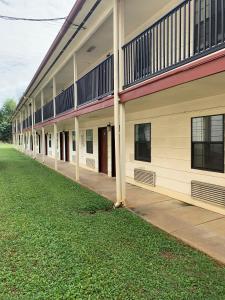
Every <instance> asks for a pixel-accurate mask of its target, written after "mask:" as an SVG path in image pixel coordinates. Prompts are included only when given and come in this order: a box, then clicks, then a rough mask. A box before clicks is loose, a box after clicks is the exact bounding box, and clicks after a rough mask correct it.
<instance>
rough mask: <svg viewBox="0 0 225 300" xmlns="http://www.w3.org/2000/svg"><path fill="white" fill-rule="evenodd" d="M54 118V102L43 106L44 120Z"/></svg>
mask: <svg viewBox="0 0 225 300" xmlns="http://www.w3.org/2000/svg"><path fill="white" fill-rule="evenodd" d="M53 117H54V108H53V100H51V101H49V102H48V103H46V104H45V105H44V106H43V119H44V120H48V119H51V118H53Z"/></svg>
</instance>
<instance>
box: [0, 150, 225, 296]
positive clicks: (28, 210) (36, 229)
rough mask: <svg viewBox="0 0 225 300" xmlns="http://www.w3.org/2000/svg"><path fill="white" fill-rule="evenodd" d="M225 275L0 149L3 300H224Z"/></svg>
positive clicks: (165, 237) (151, 229)
mask: <svg viewBox="0 0 225 300" xmlns="http://www.w3.org/2000/svg"><path fill="white" fill-rule="evenodd" d="M224 282H225V268H224V267H221V266H219V265H218V264H216V263H215V262H214V261H213V260H211V259H210V258H208V257H207V256H206V255H204V254H202V253H200V252H199V251H195V250H193V249H191V248H189V247H188V246H185V245H183V244H182V243H179V242H178V241H177V240H175V239H173V238H172V237H170V236H168V235H167V234H165V233H163V232H161V231H160V230H158V229H156V228H155V227H153V226H151V225H149V224H147V223H146V222H145V221H143V220H142V219H140V218H139V217H138V216H136V215H134V214H132V213H130V212H129V211H127V210H126V209H119V210H114V209H112V203H111V202H110V201H108V200H106V199H105V198H103V197H101V196H99V195H97V194H95V193H94V192H92V191H89V190H87V189H85V188H83V187H81V186H79V185H78V184H75V183H74V182H72V181H71V180H69V179H66V178H64V177H63V176H62V175H60V174H57V173H56V172H54V171H53V170H50V169H48V168H46V167H45V166H42V165H41V164H39V163H38V162H36V161H34V160H32V159H31V158H28V157H26V156H24V155H23V154H21V153H19V152H17V151H16V150H14V149H12V148H11V147H9V146H6V145H0V299H129V300H130V299H204V300H206V299H210V300H213V299H215V300H218V299H224V295H225V284H224Z"/></svg>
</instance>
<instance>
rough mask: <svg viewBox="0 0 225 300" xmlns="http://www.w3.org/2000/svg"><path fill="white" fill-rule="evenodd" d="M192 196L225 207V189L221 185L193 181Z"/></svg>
mask: <svg viewBox="0 0 225 300" xmlns="http://www.w3.org/2000/svg"><path fill="white" fill-rule="evenodd" d="M191 196H192V197H193V198H197V199H201V200H205V201H208V202H212V203H216V204H219V205H223V206H225V187H223V186H220V185H215V184H210V183H204V182H200V181H192V182H191Z"/></svg>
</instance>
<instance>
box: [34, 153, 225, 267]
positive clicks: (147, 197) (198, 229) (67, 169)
mask: <svg viewBox="0 0 225 300" xmlns="http://www.w3.org/2000/svg"><path fill="white" fill-rule="evenodd" d="M37 160H38V161H40V162H41V160H42V156H41V155H40V154H39V155H37ZM44 164H45V165H46V166H48V167H50V168H54V159H52V158H50V157H48V156H45V163H44ZM75 168H76V167H75V166H74V165H72V164H71V163H68V162H63V161H58V172H60V173H61V174H63V175H64V176H66V177H69V178H71V179H72V180H74V181H75ZM79 183H80V184H81V185H82V186H85V187H87V188H89V189H91V190H93V191H95V192H96V193H98V194H100V195H103V196H104V197H106V198H108V199H109V200H111V201H113V202H115V199H116V193H115V179H114V178H109V177H108V176H106V175H104V174H99V173H95V172H92V171H89V170H86V169H83V168H80V182H79ZM126 188H127V202H126V205H127V208H128V209H129V210H131V211H133V212H134V213H136V214H138V215H139V216H141V217H142V218H143V219H145V220H146V221H147V222H149V223H151V224H153V225H155V226H157V227H158V228H160V229H162V230H164V231H166V232H168V233H169V234H171V235H172V236H174V237H176V238H178V239H180V240H182V241H183V242H185V243H187V244H189V245H190V246H192V247H194V248H196V249H199V250H201V251H203V252H205V253H206V254H208V255H209V256H211V257H213V258H214V259H216V260H217V261H219V262H221V263H223V264H225V216H224V215H220V214H218V213H215V212H211V211H208V210H206V209H203V208H199V207H196V206H192V205H188V204H185V203H183V202H181V201H178V200H176V199H173V198H170V197H168V196H165V195H162V194H158V193H155V192H151V191H149V190H145V189H143V188H140V187H137V186H134V185H131V184H128V183H127V184H126Z"/></svg>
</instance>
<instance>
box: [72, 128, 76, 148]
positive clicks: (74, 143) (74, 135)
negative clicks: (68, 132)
mask: <svg viewBox="0 0 225 300" xmlns="http://www.w3.org/2000/svg"><path fill="white" fill-rule="evenodd" d="M72 146H73V151H76V133H75V131H73V132H72Z"/></svg>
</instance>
